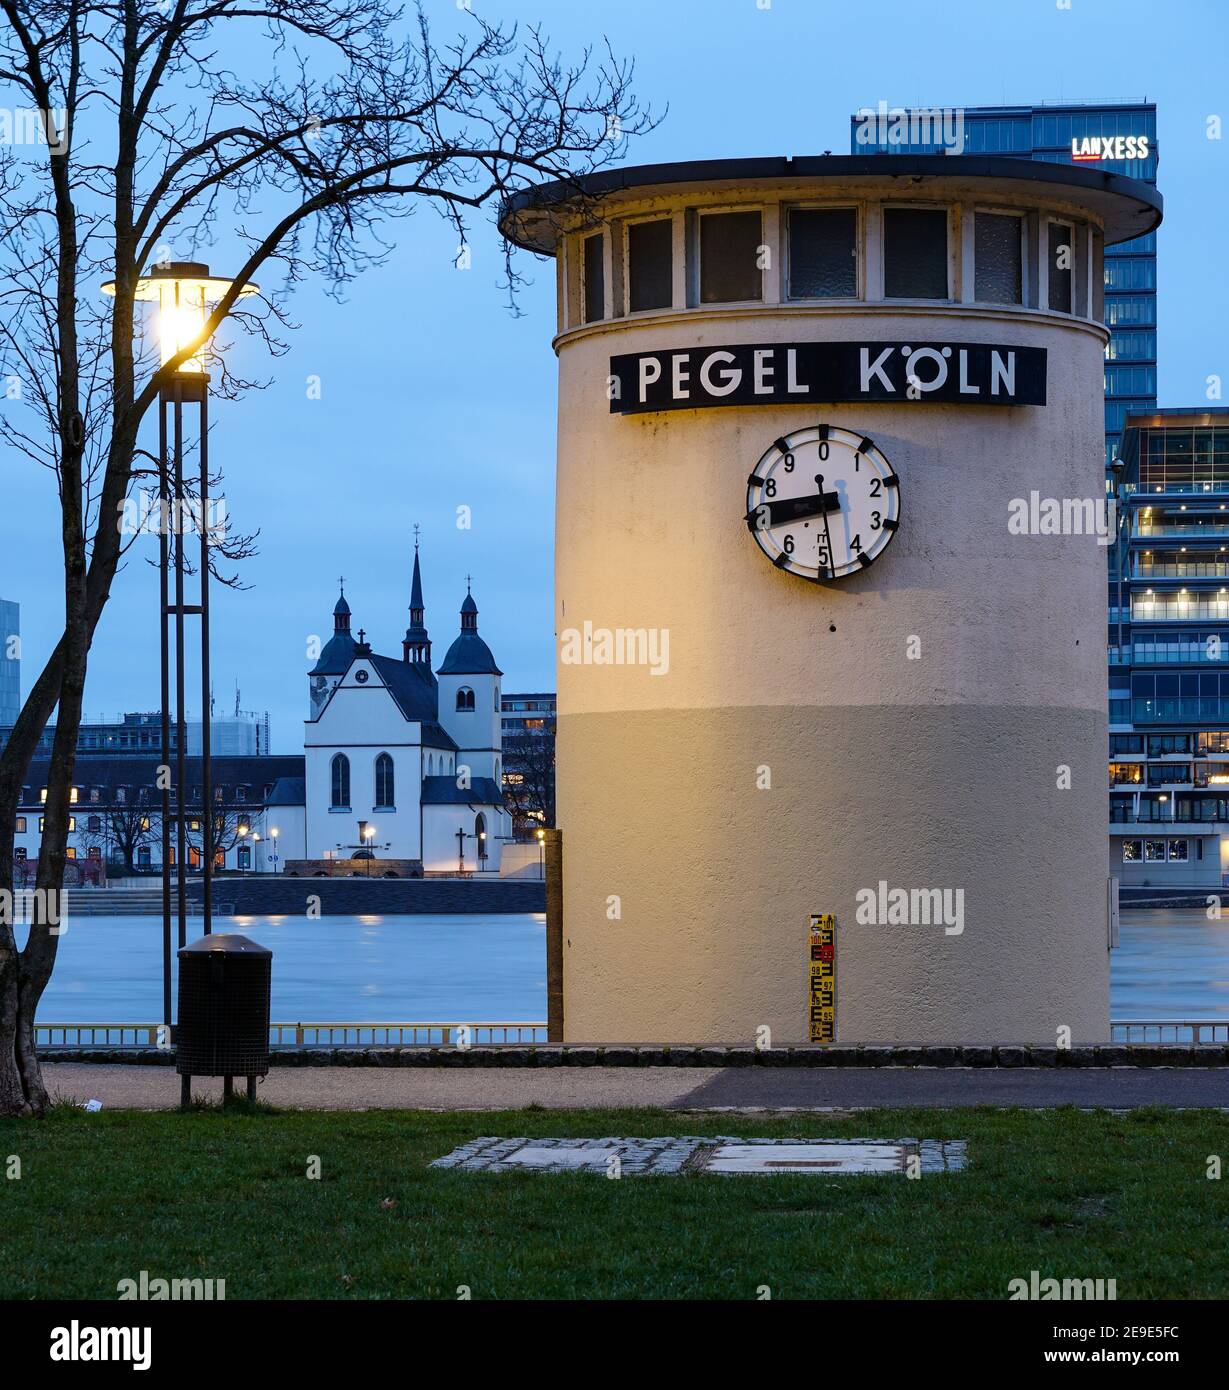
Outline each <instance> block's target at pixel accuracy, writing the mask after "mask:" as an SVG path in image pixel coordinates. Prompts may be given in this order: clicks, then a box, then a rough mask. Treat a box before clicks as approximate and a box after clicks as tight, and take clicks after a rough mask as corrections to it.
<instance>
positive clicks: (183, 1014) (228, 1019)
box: [175, 933, 273, 1105]
mask: <svg viewBox="0 0 1229 1390" xmlns="http://www.w3.org/2000/svg"><path fill="white" fill-rule="evenodd" d="M272 974H273V952H272V951H270V950H269V949H268V948H267V947H265V946H261V945H259V944H258V943H257V942H255V941H250V940H249V939H248V938H247V937H246V936H237V935H228V934H226V933H219V934H214V935H210V936H202V937H201V938H200V939H199V940H197V941H193V942H192V943H191V944H190V945H188V946H184V947H182V948H181V949H180V951H179V1015H178V1020H179V1021H178V1023H177V1024H176V1026H175V1070H176V1071H177V1072H178V1073H179V1075H180V1077H181V1078H182V1089H181V1097H182V1101H183V1104H185V1105H186V1104H187V1103H188V1101H189V1100H190V1099H191V1087H192V1077H194V1076H221V1077H224V1078H225V1084H224V1093H225V1095H227V1096H229V1095H230V1094H231V1088H232V1085H233V1078H234V1077H236V1076H246V1077H247V1079H248V1096H249V1097H251V1098H255V1095H256V1078H257V1077H258V1076H264V1075H265V1074H266V1073H267V1072H268V1070H269V989H270V983H271V980H272Z"/></svg>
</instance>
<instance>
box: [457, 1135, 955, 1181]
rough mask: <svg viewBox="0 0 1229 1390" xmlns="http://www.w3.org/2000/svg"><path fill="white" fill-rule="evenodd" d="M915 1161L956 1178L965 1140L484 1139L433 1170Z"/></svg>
mask: <svg viewBox="0 0 1229 1390" xmlns="http://www.w3.org/2000/svg"><path fill="white" fill-rule="evenodd" d="M911 1158H916V1159H917V1160H918V1171H919V1172H920V1173H923V1174H925V1173H950V1172H957V1171H959V1170H960V1169H962V1168H963V1167H964V1164H965V1141H964V1140H962V1139H948V1140H940V1139H924V1140H920V1141H919V1140H917V1139H759V1138H757V1139H740V1138H737V1137H736V1136H733V1135H715V1136H709V1137H700V1136H696V1135H687V1134H681V1135H666V1136H662V1137H658V1138H651V1139H646V1138H640V1137H635V1138H615V1137H608V1138H604V1139H573V1138H566V1137H564V1138H549V1139H529V1138H526V1137H525V1136H523V1135H522V1136H516V1137H512V1138H506V1137H501V1136H498V1135H483V1136H482V1137H480V1138H478V1139H471V1140H470V1141H469V1142H468V1143H466V1144H461V1145H459V1146H458V1147H457V1148H455V1149H453V1150H452V1152H451V1153H448V1154H445V1155H444V1156H443V1157H442V1158H437V1159H435V1160H434V1162H433V1163H432V1164H431V1165H430V1166H431V1167H432V1168H453V1169H459V1170H461V1171H463V1172H468V1173H513V1172H526V1171H537V1172H546V1173H563V1172H586V1173H599V1174H603V1175H605V1176H606V1177H619V1178H621V1177H661V1176H666V1177H673V1176H677V1175H679V1174H683V1173H691V1174H699V1173H704V1174H712V1175H714V1176H715V1175H720V1174H730V1175H733V1174H749V1173H753V1174H756V1175H759V1176H764V1175H773V1174H783V1173H805V1174H807V1175H810V1176H820V1177H832V1176H836V1175H838V1174H851V1173H860V1174H872V1173H874V1174H879V1173H889V1174H892V1173H895V1174H902V1173H904V1172H906V1170H907V1167H908V1162H909V1160H910V1159H911Z"/></svg>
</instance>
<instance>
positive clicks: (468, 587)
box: [465, 574, 473, 594]
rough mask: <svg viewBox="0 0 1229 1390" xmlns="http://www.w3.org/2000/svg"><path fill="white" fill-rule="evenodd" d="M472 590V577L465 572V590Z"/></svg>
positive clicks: (468, 591)
mask: <svg viewBox="0 0 1229 1390" xmlns="http://www.w3.org/2000/svg"><path fill="white" fill-rule="evenodd" d="M472 590H473V580H472V579H471V578H470V576H469V575H468V574H467V575H466V576H465V592H466V593H467V594H468V593H470V592H472Z"/></svg>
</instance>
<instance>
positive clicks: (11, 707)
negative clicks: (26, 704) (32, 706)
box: [0, 598, 21, 727]
mask: <svg viewBox="0 0 1229 1390" xmlns="http://www.w3.org/2000/svg"><path fill="white" fill-rule="evenodd" d="M0 643H2V644H3V647H2V649H0V725H7V726H9V727H11V726H12V725H13V724H15V723H16V722H17V716H18V714H20V713H21V605H20V604H16V603H14V602H12V600H11V599H6V598H0Z"/></svg>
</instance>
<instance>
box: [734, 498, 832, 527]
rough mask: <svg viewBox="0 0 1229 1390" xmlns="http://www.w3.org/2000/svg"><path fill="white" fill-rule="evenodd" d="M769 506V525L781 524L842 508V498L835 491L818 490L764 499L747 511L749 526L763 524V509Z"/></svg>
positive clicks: (823, 514) (824, 514)
mask: <svg viewBox="0 0 1229 1390" xmlns="http://www.w3.org/2000/svg"><path fill="white" fill-rule="evenodd" d="M764 507H767V508H768V522H767V524H768V525H769V526H780V525H781V523H782V522H784V521H799V520H801V519H802V518H803V517H805V516H821V515H822V516H825V517H826V515H827V513H828V512H839V511H840V510H841V499H840V496H839V494H837V493H835V492H822V491H821V492H817V493H814V494H813V495H812V496H810V497H781V498H778V499H777V500H776V501H773V502H770V501H767V500H765V501H763V502H761V503H760V504H759V505H758V506H756V507H753V508H752V509H751V511H750V512H748V513H747V526H748V527H749V528H750V529H751V530H755V528H756V527H757V526H763V525H764V522H762V521H761V520H760V519H759V517H760V512H761V509H762V508H764Z"/></svg>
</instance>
